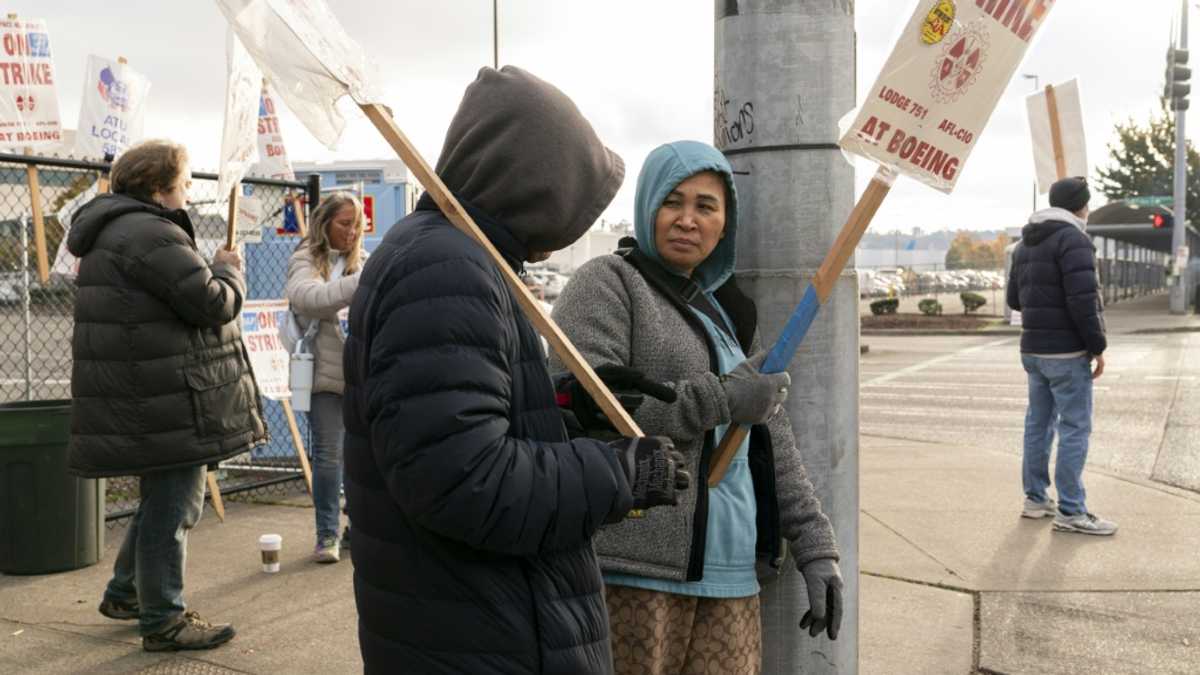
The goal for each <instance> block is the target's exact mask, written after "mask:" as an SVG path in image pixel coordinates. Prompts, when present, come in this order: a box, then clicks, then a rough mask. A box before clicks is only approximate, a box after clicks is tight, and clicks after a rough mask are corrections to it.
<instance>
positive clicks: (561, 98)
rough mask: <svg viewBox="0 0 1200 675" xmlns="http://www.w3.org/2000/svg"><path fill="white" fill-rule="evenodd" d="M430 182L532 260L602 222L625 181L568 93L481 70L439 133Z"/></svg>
mask: <svg viewBox="0 0 1200 675" xmlns="http://www.w3.org/2000/svg"><path fill="white" fill-rule="evenodd" d="M437 173H438V175H439V176H441V178H442V181H444V182H445V183H446V186H447V187H449V188H450V190H451V191H452V192H454V194H455V195H456V196H458V197H459V198H461V199H464V200H466V201H468V202H470V203H471V204H472V205H474V206H475V207H476V208H478V209H479V210H481V211H483V212H484V213H486V214H488V215H489V216H491V217H492V218H495V219H496V220H498V221H499V222H501V223H503V224H504V225H505V227H507V228H508V229H509V230H510V231H511V232H512V234H513V236H514V237H516V238H517V239H518V240H519V241H520V242H521V243H522V244H524V245H525V246H526V247H527V248H528V249H529V250H531V251H546V252H549V251H557V250H559V249H563V248H566V247H567V246H570V245H571V244H572V243H574V242H575V240H577V239H579V238H580V237H581V236H583V234H584V233H585V232H587V230H588V228H590V227H591V226H592V224H593V223H595V222H596V219H597V218H599V217H600V213H601V212H602V211H603V210H604V208H605V207H606V206H608V204H609V202H611V201H612V198H613V196H615V195H616V193H617V189H618V188H620V187H621V181H622V180H624V178H625V164H624V162H622V161H621V158H620V157H619V156H617V154H616V153H614V152H613V151H611V150H609V149H608V148H606V147H604V144H602V143H601V142H600V139H599V138H598V137H597V136H596V132H595V131H594V130H593V129H592V126H591V125H590V124H589V123H588V121H587V120H586V119H584V117H583V115H582V114H581V113H580V112H579V109H578V108H576V107H575V104H574V103H573V102H572V101H571V99H569V98H567V96H566V94H564V93H562V92H561V91H559V90H558V89H557V88H555V87H554V86H553V85H551V84H549V83H547V82H543V81H542V80H540V79H538V78H536V77H534V76H533V75H530V74H529V73H527V72H525V71H524V70H521V69H520V68H515V67H513V66H505V67H504V68H502V69H500V70H499V71H497V70H493V69H492V68H483V69H482V70H480V71H479V76H478V77H477V78H476V79H475V81H474V82H473V83H471V85H470V86H468V87H467V91H466V93H465V94H464V95H463V100H462V103H461V104H460V105H459V107H458V112H457V113H455V115H454V119H453V120H452V121H451V122H450V128H449V129H448V130H447V131H446V142H445V145H443V147H442V153H441V155H440V156H439V157H438V162H437Z"/></svg>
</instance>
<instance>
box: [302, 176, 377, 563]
mask: <svg viewBox="0 0 1200 675" xmlns="http://www.w3.org/2000/svg"><path fill="white" fill-rule="evenodd" d="M311 221H312V227H311V229H310V230H309V233H308V235H307V236H306V237H305V238H304V239H303V240H302V241H301V242H300V245H299V246H298V247H297V248H296V252H295V253H293V254H292V258H291V260H289V261H288V274H287V299H288V303H289V304H290V305H291V308H292V311H293V312H294V313H295V314H296V317H297V319H299V322H300V324H301V326H302V328H304V329H306V330H307V329H308V328H309V327H310V326H311V325H312V322H317V324H318V327H317V331H316V337H315V339H312V340H311V341H310V348H311V350H312V352H313V362H314V373H313V376H314V377H313V394H312V408H311V410H310V412H309V425H310V426H311V427H312V439H313V441H312V469H313V506H314V507H315V511H316V521H317V522H316V525H317V545H316V548H315V549H314V550H313V559H314V560H315V561H317V562H320V563H335V562H337V561H338V560H340V559H341V549H342V548H344V547H347V546H348V545H349V534H350V528H349V526H347V528H346V533H345V536H344V537H343V539H342V541H341V542H339V541H338V528H339V525H340V522H339V521H340V516H339V511H340V502H341V489H342V439H343V437H344V435H345V428H344V427H343V425H342V391H343V390H344V388H345V381H344V377H343V375H342V343H343V341H344V340H345V334H344V333H343V331H342V324H341V321H340V319H339V317H338V312H340V311H341V310H343V309H345V308H346V307H349V306H350V299H351V298H352V297H353V296H354V290H355V289H356V288H358V277H359V273H360V272H361V271H362V266H363V263H364V262H365V261H366V257H367V254H366V252H365V251H364V250H363V247H362V240H363V207H362V202H361V201H359V199H358V197H356V196H354V195H353V194H351V193H349V192H336V193H334V194H332V195H329V196H327V197H325V199H323V200H322V201H321V204H320V205H319V206H318V207H317V208H316V210H315V211H313V214H312V218H311Z"/></svg>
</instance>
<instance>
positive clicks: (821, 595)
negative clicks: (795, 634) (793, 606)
mask: <svg viewBox="0 0 1200 675" xmlns="http://www.w3.org/2000/svg"><path fill="white" fill-rule="evenodd" d="M800 573H801V574H803V575H804V584H805V585H806V586H807V587H808V607H809V610H808V611H807V612H805V613H804V617H803V618H801V619H800V630H804V629H805V628H807V629H808V634H809V636H811V637H816V636H818V635H820V634H821V631H823V630H828V632H829V639H830V640H836V639H837V636H838V631H839V630H841V628H842V586H843V585H844V583H843V582H842V572H841V570H839V569H838V564H837V561H836V560H834V559H833V558H818V559H816V560H812V561H810V562H808V563H807V564H805V565H804V566H803V567H801V568H800Z"/></svg>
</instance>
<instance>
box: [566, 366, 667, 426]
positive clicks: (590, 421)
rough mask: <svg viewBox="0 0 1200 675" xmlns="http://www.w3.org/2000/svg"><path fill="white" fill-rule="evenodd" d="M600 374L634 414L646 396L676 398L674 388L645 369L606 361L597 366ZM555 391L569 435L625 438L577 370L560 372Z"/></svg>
mask: <svg viewBox="0 0 1200 675" xmlns="http://www.w3.org/2000/svg"><path fill="white" fill-rule="evenodd" d="M596 375H597V376H599V377H600V380H601V381H602V382H604V384H605V385H607V386H608V388H609V390H610V391H612V393H613V395H614V396H616V397H617V400H618V401H619V402H620V403H621V407H623V408H625V411H626V412H628V413H629V414H630V415H633V413H634V412H636V411H637V409H638V408H639V407H640V406H641V405H642V402H643V401H644V400H645V397H646V396H652V397H654V398H656V399H658V400H660V401H662V402H664V403H674V402H675V390H674V389H672V388H670V387H668V386H666V385H665V384H661V383H658V382H655V381H653V380H649V379H646V376H645V375H644V374H643V373H642V371H640V370H637V369H635V368H629V367H628V366H619V365H615V364H605V365H602V366H599V367H598V368H596ZM554 391H555V397H556V399H557V401H558V407H559V411H560V412H561V413H562V415H563V424H564V425H565V426H566V427H567V436H568V437H570V438H579V437H582V436H587V437H589V438H599V439H601V440H606V441H611V440H616V439H618V438H621V435H620V434H619V433H617V430H616V429H615V428H614V427H613V425H612V422H610V421H609V420H608V417H607V416H606V415H605V414H604V411H603V410H601V409H600V406H598V405H596V402H595V401H594V400H592V395H591V394H589V393H588V392H587V390H586V389H584V388H583V385H582V384H581V383H580V382H579V380H577V379H575V376H574V375H573V374H571V373H566V374H564V375H562V376H560V377H559V378H558V379H557V381H556V382H555V385H554Z"/></svg>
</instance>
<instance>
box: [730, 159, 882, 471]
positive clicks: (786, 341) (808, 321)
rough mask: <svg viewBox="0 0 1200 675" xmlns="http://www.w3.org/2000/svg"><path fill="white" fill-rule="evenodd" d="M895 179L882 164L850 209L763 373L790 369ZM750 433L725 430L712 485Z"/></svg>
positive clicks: (739, 429) (735, 427) (744, 428)
mask: <svg viewBox="0 0 1200 675" xmlns="http://www.w3.org/2000/svg"><path fill="white" fill-rule="evenodd" d="M895 181H896V173H895V172H894V171H892V170H891V169H889V168H887V167H883V166H881V167H879V169H878V170H877V171H876V172H875V176H874V178H872V179H871V182H870V183H869V184H868V185H867V189H866V190H865V191H864V192H863V194H862V196H861V197H859V199H858V203H857V204H855V205H854V210H852V211H851V212H850V217H849V218H848V219H847V220H846V224H845V225H843V226H842V231H841V232H839V233H838V237H837V240H836V241H834V244H833V248H832V249H831V250H830V251H829V253H828V254H827V255H826V256H825V259H824V260H823V261H821V266H820V267H819V268H818V269H817V273H816V274H815V275H813V278H812V281H811V282H810V283H809V286H808V290H807V291H805V293H804V297H803V298H802V299H801V300H800V304H799V306H797V307H796V311H794V312H793V313H792V316H791V318H790V319H788V322H787V325H786V326H784V329H783V334H782V335H780V336H779V339H778V340H777V341H776V342H775V345H774V346H773V347H772V348H771V352H770V353H769V354H767V358H766V360H765V361H764V362H763V365H762V369H761V370H762V372H764V373H778V372H782V371H784V370H786V369H787V366H788V364H789V363H790V362H791V360H792V357H793V356H795V354H796V350H797V349H798V348H799V347H800V343H801V342H802V341H803V340H804V336H805V335H806V334H807V333H808V328H809V326H811V325H812V322H813V319H815V318H816V316H817V310H818V309H820V307H821V305H822V304H824V303H825V301H826V300H827V299H829V295H830V293H832V292H833V288H834V286H835V285H836V284H837V280H838V277H840V276H841V274H842V270H843V269H845V267H846V261H848V260H849V259H850V256H851V255H853V253H854V249H855V248H857V247H858V242H859V241H860V240H861V239H862V237H863V234H864V233H865V232H866V231H867V227H868V226H870V224H871V220H872V219H873V218H874V217H875V213H876V212H877V211H878V210H879V206H880V205H881V204H883V199H884V198H885V197H887V195H888V192H890V191H891V189H892V185H893V184H894V183H895ZM749 433H750V427H747V426H744V425H741V424H731V425H729V430H728V431H727V432H725V436H724V437H723V438H722V439H721V443H720V445H718V446H717V450H716V452H715V453H714V454H713V464H712V467H711V468H710V469H709V472H708V486H709V487H716V486H717V484H719V483H720V482H721V479H722V478H724V477H725V472H726V471H728V470H729V464H730V463H731V462H732V461H733V457H734V455H736V454H737V450H738V448H740V447H741V446H742V443H743V442H745V440H746V436H747V435H749Z"/></svg>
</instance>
